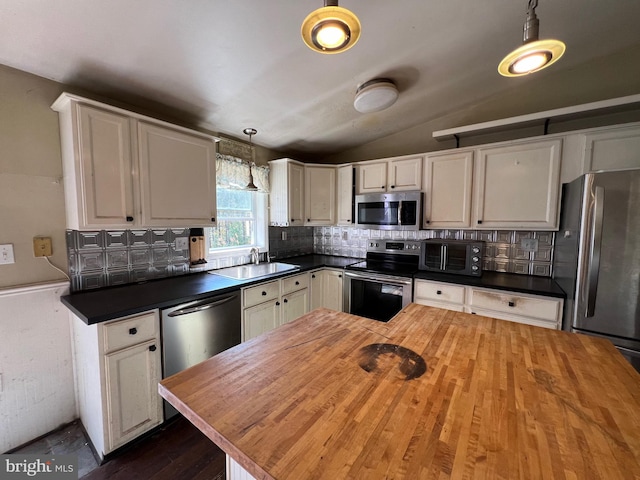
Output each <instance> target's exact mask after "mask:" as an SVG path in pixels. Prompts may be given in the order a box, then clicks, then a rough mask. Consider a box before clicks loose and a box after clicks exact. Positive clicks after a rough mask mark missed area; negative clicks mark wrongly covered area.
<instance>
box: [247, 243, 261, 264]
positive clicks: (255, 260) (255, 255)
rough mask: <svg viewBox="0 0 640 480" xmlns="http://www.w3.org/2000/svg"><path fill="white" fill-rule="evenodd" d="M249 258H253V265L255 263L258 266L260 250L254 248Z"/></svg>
mask: <svg viewBox="0 0 640 480" xmlns="http://www.w3.org/2000/svg"><path fill="white" fill-rule="evenodd" d="M249 256H250V257H251V262H252V263H255V264H256V265H258V264H259V263H260V253H259V252H258V249H257V248H256V247H253V248H252V249H251V250H250V251H249Z"/></svg>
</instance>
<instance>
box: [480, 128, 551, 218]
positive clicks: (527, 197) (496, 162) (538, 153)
mask: <svg viewBox="0 0 640 480" xmlns="http://www.w3.org/2000/svg"><path fill="white" fill-rule="evenodd" d="M560 148H561V140H552V141H543V142H540V141H535V142H527V143H520V144H517V145H509V146H503V147H494V148H480V149H478V157H477V160H476V172H475V173H476V175H475V177H476V181H475V193H474V204H475V212H474V214H475V218H474V222H473V224H474V226H475V227H476V228H519V229H528V230H557V229H558V199H559V191H560Z"/></svg>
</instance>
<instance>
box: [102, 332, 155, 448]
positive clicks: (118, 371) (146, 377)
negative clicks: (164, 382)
mask: <svg viewBox="0 0 640 480" xmlns="http://www.w3.org/2000/svg"><path fill="white" fill-rule="evenodd" d="M104 361H105V365H104V366H105V383H106V389H107V419H108V422H107V430H108V445H107V450H108V451H111V450H113V449H115V448H117V447H119V446H120V445H123V444H125V443H126V442H127V441H129V440H131V439H133V438H135V437H137V436H138V435H140V434H141V433H143V432H145V431H147V430H150V429H151V428H153V427H155V426H156V425H159V424H160V423H162V402H161V401H160V397H159V395H158V382H159V381H160V380H161V368H160V345H158V344H157V342H156V341H155V340H149V341H148V342H144V343H141V344H138V345H135V346H133V347H129V348H127V349H124V350H119V351H117V352H115V353H111V354H109V355H106V356H105V357H104Z"/></svg>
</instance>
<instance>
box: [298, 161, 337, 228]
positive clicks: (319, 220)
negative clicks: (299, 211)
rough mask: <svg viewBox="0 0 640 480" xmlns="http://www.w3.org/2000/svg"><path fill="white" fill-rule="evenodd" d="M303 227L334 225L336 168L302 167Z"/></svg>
mask: <svg viewBox="0 0 640 480" xmlns="http://www.w3.org/2000/svg"><path fill="white" fill-rule="evenodd" d="M304 180H305V183H304V192H305V201H304V210H305V225H309V226H314V225H334V224H335V220H336V167H334V166H320V165H305V166H304Z"/></svg>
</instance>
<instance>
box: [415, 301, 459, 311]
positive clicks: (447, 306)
mask: <svg viewBox="0 0 640 480" xmlns="http://www.w3.org/2000/svg"><path fill="white" fill-rule="evenodd" d="M415 303H417V304H418V305H426V306H427V307H436V308H443V309H445V310H453V311H454V312H464V305H458V304H456V303H443V302H435V301H432V300H427V299H424V298H416V299H415Z"/></svg>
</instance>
